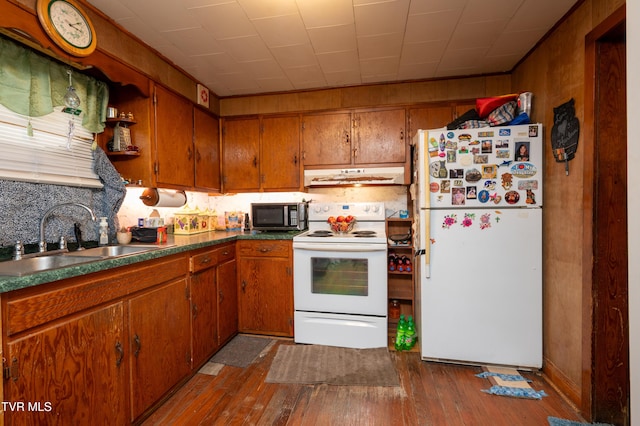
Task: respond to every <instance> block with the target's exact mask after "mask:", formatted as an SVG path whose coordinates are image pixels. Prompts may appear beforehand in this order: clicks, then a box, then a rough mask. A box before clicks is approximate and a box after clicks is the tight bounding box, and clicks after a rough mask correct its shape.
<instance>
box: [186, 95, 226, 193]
mask: <svg viewBox="0 0 640 426" xmlns="http://www.w3.org/2000/svg"><path fill="white" fill-rule="evenodd" d="M193 149H194V155H195V158H194V162H195V187H196V188H204V189H208V190H215V191H218V192H220V190H221V189H222V187H221V185H220V122H219V121H218V118H217V117H215V116H214V115H212V114H209V113H208V112H206V111H203V110H201V109H200V108H197V107H194V110H193Z"/></svg>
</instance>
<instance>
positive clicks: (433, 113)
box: [408, 101, 476, 138]
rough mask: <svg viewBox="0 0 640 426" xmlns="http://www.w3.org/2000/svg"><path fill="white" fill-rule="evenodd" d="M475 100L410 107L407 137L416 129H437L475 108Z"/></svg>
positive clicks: (414, 132)
mask: <svg viewBox="0 0 640 426" xmlns="http://www.w3.org/2000/svg"><path fill="white" fill-rule="evenodd" d="M475 106H476V104H475V101H460V102H454V103H446V104H428V105H421V106H415V107H410V108H409V109H408V111H409V112H408V114H409V137H410V138H413V137H414V136H415V134H416V132H417V131H418V130H421V129H422V130H428V129H439V128H441V127H446V126H447V124H449V123H451V122H452V121H453V120H455V119H456V118H458V117H459V116H461V115H462V114H464V113H465V112H467V111H468V110H470V109H473V108H475Z"/></svg>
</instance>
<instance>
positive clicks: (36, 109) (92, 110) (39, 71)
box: [0, 37, 109, 133]
mask: <svg viewBox="0 0 640 426" xmlns="http://www.w3.org/2000/svg"><path fill="white" fill-rule="evenodd" d="M68 69H69V67H68V66H66V65H62V64H60V63H58V62H55V61H53V60H51V59H49V58H46V57H43V56H41V55H39V54H38V53H36V52H35V51H33V50H31V49H29V48H26V47H23V46H21V45H19V44H16V43H14V42H13V41H10V40H7V39H5V38H2V37H0V104H2V105H4V106H5V107H7V108H8V109H10V110H12V111H14V112H16V113H18V114H22V115H25V116H29V117H40V116H43V115H47V114H49V113H51V112H53V108H54V107H56V106H61V105H64V102H63V97H64V94H65V93H66V91H67V87H68V86H69V75H68V74H67V70H68ZM71 78H72V82H73V87H74V88H75V90H76V94H77V95H78V96H79V97H80V108H79V109H80V110H81V111H82V112H83V113H84V116H83V119H82V126H83V127H84V128H86V129H87V130H89V131H91V132H94V133H101V132H102V131H103V130H104V122H105V120H106V114H107V103H108V102H109V87H108V86H107V84H106V83H104V82H102V81H98V80H96V79H95V78H93V77H89V76H86V75H84V74H80V73H79V72H77V71H76V70H73V73H72V75H71Z"/></svg>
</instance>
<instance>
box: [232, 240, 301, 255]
mask: <svg viewBox="0 0 640 426" xmlns="http://www.w3.org/2000/svg"><path fill="white" fill-rule="evenodd" d="M291 244H292V243H291V241H283V240H260V241H238V246H237V249H238V254H239V255H240V256H260V257H289V256H290V255H291Z"/></svg>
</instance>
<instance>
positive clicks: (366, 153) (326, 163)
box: [302, 108, 408, 168]
mask: <svg viewBox="0 0 640 426" xmlns="http://www.w3.org/2000/svg"><path fill="white" fill-rule="evenodd" d="M407 153H408V144H407V140H406V114H405V108H390V109H376V110H366V111H347V112H337V113H318V114H305V115H304V116H303V118H302V155H303V162H304V166H305V167H311V168H314V167H317V168H322V167H336V166H346V167H357V166H364V165H367V166H376V165H381V164H384V165H388V164H402V165H404V164H405V162H406V161H408V158H407Z"/></svg>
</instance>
